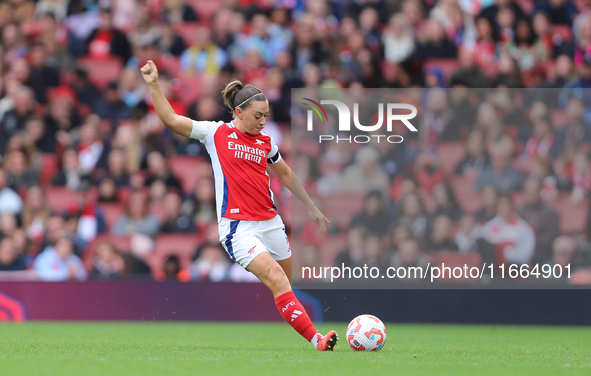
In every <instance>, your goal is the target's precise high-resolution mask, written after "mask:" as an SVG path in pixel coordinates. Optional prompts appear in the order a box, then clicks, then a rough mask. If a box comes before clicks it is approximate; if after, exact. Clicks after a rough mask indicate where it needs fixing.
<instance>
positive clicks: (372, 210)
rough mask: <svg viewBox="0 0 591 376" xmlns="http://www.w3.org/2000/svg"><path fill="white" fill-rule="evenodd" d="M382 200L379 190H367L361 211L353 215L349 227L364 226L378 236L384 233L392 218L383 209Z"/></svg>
mask: <svg viewBox="0 0 591 376" xmlns="http://www.w3.org/2000/svg"><path fill="white" fill-rule="evenodd" d="M383 202H384V200H383V198H382V193H381V192H380V191H371V192H369V193H368V194H367V195H366V196H365V203H364V205H363V211H362V212H361V213H359V214H357V215H356V216H354V217H353V219H352V220H351V224H350V226H349V227H355V226H365V227H366V228H368V229H371V231H372V232H373V233H374V234H376V235H378V236H382V235H385V234H386V231H387V230H388V227H389V226H390V223H391V221H392V219H391V218H390V216H389V215H388V213H386V211H385V210H384V206H383Z"/></svg>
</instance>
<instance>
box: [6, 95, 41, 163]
mask: <svg viewBox="0 0 591 376" xmlns="http://www.w3.org/2000/svg"><path fill="white" fill-rule="evenodd" d="M13 98H14V99H13V100H14V108H13V109H11V110H8V111H6V112H4V116H2V119H0V153H1V154H4V153H5V152H6V147H7V141H8V140H9V139H10V137H11V136H13V135H14V134H15V133H16V132H17V131H20V130H22V129H24V128H25V123H26V121H27V119H28V118H29V117H31V116H33V115H34V111H33V110H34V108H35V99H34V93H33V91H32V90H31V89H30V88H28V87H26V86H20V87H19V88H17V89H14V96H13Z"/></svg>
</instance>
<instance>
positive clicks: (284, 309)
mask: <svg viewBox="0 0 591 376" xmlns="http://www.w3.org/2000/svg"><path fill="white" fill-rule="evenodd" d="M291 305H295V302H293V301H292V302H289V303H287V304H286V305H285V307H283V310H282V311H281V312H285V311H287V309H288V308H289V306H291ZM294 312H295V311H294ZM300 313H301V312H300ZM291 321H293V320H291Z"/></svg>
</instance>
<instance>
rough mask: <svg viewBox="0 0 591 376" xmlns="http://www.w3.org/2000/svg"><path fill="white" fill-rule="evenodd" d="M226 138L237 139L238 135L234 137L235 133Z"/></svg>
mask: <svg viewBox="0 0 591 376" xmlns="http://www.w3.org/2000/svg"><path fill="white" fill-rule="evenodd" d="M228 137H229V138H235V139H238V135H236V132H232V133H231V134H229V135H228Z"/></svg>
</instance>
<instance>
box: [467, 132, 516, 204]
mask: <svg viewBox="0 0 591 376" xmlns="http://www.w3.org/2000/svg"><path fill="white" fill-rule="evenodd" d="M510 148H511V146H510V145H506V144H505V143H502V142H496V143H494V144H492V145H491V147H490V156H491V159H490V166H487V167H485V168H484V169H483V170H482V173H480V175H478V177H477V178H476V184H475V186H474V189H475V190H476V191H481V190H482V189H483V188H484V187H485V186H486V185H489V184H490V185H493V186H494V187H495V188H496V189H497V190H499V191H500V192H502V193H509V192H511V191H514V190H519V189H520V188H521V174H520V173H519V171H517V170H516V169H515V168H513V167H512V166H511V164H510V163H511V149H510Z"/></svg>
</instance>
